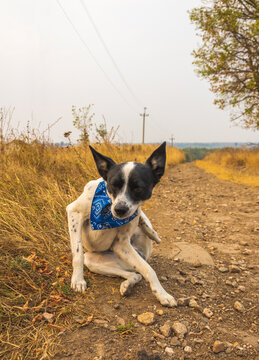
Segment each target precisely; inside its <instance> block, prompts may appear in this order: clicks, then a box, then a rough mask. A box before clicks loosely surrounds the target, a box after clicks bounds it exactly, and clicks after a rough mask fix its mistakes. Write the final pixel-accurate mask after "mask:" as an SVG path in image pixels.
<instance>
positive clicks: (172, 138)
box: [169, 135, 175, 146]
mask: <svg viewBox="0 0 259 360" xmlns="http://www.w3.org/2000/svg"><path fill="white" fill-rule="evenodd" d="M169 140H170V141H171V146H174V140H175V138H174V135H171V137H170V139H169Z"/></svg>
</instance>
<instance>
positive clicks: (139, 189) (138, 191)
mask: <svg viewBox="0 0 259 360" xmlns="http://www.w3.org/2000/svg"><path fill="white" fill-rule="evenodd" d="M142 191H143V189H142V188H141V187H136V188H135V189H134V192H135V193H136V194H141V193H142Z"/></svg>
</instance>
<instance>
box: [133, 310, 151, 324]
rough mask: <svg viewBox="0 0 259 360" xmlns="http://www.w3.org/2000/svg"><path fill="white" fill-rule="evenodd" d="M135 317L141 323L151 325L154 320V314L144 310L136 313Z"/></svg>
mask: <svg viewBox="0 0 259 360" xmlns="http://www.w3.org/2000/svg"><path fill="white" fill-rule="evenodd" d="M137 319H138V321H139V322H140V323H141V324H144V325H151V324H153V323H154V321H155V314H154V313H152V312H145V313H143V314H140V315H138V317H137Z"/></svg>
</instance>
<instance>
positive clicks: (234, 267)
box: [228, 265, 240, 273]
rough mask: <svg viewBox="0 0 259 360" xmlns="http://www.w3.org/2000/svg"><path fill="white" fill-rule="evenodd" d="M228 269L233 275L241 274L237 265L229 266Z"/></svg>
mask: <svg viewBox="0 0 259 360" xmlns="http://www.w3.org/2000/svg"><path fill="white" fill-rule="evenodd" d="M228 269H229V271H230V272H231V273H240V269H239V267H238V266H236V265H229V267H228Z"/></svg>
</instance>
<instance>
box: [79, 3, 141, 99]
mask: <svg viewBox="0 0 259 360" xmlns="http://www.w3.org/2000/svg"><path fill="white" fill-rule="evenodd" d="M81 4H82V6H83V9H84V11H85V13H86V15H87V16H88V19H89V20H90V22H91V24H92V25H93V28H94V30H95V32H96V34H97V36H98V38H99V40H100V41H101V43H102V45H103V47H104V49H105V51H106V53H107V54H108V56H109V57H110V59H111V61H112V63H113V66H114V67H115V69H116V70H117V73H118V74H119V76H120V78H121V80H122V82H123V83H124V85H125V86H126V88H127V89H128V91H129V92H130V94H131V96H132V97H133V98H134V99H135V101H136V103H137V104H138V105H141V106H142V102H141V101H140V100H139V99H138V97H137V96H136V95H135V94H134V92H133V90H132V89H131V87H130V86H129V84H128V83H127V81H126V79H125V77H124V75H123V74H122V72H121V70H120V68H119V66H118V64H117V63H116V61H115V60H114V57H113V56H112V54H111V52H110V50H109V49H108V46H107V45H106V43H105V41H104V39H103V37H102V35H101V33H100V31H99V30H98V28H97V26H96V24H95V22H94V20H93V18H92V16H91V14H90V12H89V10H88V9H87V6H86V4H85V2H84V0H81Z"/></svg>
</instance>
